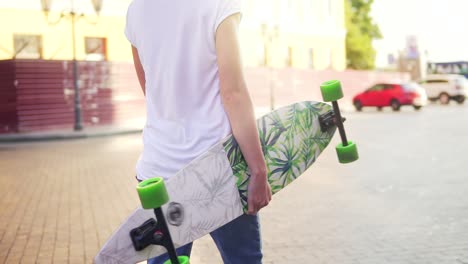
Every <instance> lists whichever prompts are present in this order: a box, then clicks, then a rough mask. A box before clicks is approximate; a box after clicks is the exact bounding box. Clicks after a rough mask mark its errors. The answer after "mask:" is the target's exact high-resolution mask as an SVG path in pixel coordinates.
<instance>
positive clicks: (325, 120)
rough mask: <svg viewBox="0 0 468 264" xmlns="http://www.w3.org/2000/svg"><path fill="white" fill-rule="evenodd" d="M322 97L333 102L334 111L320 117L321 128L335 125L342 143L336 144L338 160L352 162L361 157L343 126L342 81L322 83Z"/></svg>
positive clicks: (323, 129)
mask: <svg viewBox="0 0 468 264" xmlns="http://www.w3.org/2000/svg"><path fill="white" fill-rule="evenodd" d="M320 90H321V92H322V97H323V100H324V101H325V102H331V103H332V106H333V111H332V112H328V113H326V114H324V115H323V116H321V117H320V118H319V120H320V128H321V129H322V132H324V131H326V130H328V128H330V126H333V125H335V126H336V127H337V128H338V131H339V132H340V137H341V144H338V145H337V146H336V153H337V154H338V160H339V162H340V163H350V162H353V161H356V160H357V159H359V154H358V151H357V147H356V144H354V143H353V142H351V141H348V139H347V137H346V132H345V129H344V126H343V122H344V121H345V119H344V118H342V117H341V112H340V107H339V106H338V100H339V99H341V98H343V89H342V88H341V83H340V81H338V80H331V81H328V82H324V83H322V85H320Z"/></svg>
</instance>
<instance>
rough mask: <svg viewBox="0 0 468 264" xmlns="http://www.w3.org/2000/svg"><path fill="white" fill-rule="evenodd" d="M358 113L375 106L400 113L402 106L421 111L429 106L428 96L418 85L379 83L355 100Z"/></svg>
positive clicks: (409, 83)
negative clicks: (409, 106)
mask: <svg viewBox="0 0 468 264" xmlns="http://www.w3.org/2000/svg"><path fill="white" fill-rule="evenodd" d="M353 104H354V107H355V108H356V110H357V111H361V110H362V108H363V107H364V106H373V107H377V108H378V109H379V110H381V109H382V108H383V107H385V106H390V107H392V109H393V111H399V110H400V107H401V106H402V105H412V106H413V107H414V109H416V110H419V109H421V107H423V106H424V105H426V104H427V94H426V91H425V90H424V88H422V87H421V86H419V85H418V84H416V83H412V82H408V83H401V84H397V83H379V84H376V85H374V86H372V87H371V88H369V89H367V90H366V91H364V92H362V93H360V94H357V95H356V96H354V98H353Z"/></svg>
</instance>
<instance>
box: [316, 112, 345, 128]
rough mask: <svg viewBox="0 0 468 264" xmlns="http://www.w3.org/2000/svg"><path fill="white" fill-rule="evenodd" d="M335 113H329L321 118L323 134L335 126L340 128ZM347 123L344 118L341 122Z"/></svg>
mask: <svg viewBox="0 0 468 264" xmlns="http://www.w3.org/2000/svg"><path fill="white" fill-rule="evenodd" d="M335 116H336V115H335V112H334V111H328V112H326V113H325V114H323V115H321V116H319V123H320V130H321V131H322V132H327V131H328V129H330V128H331V127H333V126H338V125H337V123H339V122H336V120H337V119H336V118H335ZM345 121H346V118H344V117H343V118H342V119H341V122H342V123H344V122H345Z"/></svg>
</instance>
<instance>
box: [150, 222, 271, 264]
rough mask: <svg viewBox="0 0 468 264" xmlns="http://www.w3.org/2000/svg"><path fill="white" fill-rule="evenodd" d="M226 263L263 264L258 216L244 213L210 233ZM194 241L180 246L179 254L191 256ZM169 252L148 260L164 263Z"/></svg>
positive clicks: (153, 263)
mask: <svg viewBox="0 0 468 264" xmlns="http://www.w3.org/2000/svg"><path fill="white" fill-rule="evenodd" d="M210 235H211V237H212V238H213V240H214V242H215V244H216V246H217V247H218V250H219V252H220V253H221V257H222V258H223V262H224V263H225V264H261V263H262V257H263V254H262V242H261V237H260V223H259V219H258V216H252V215H245V214H244V215H242V216H240V217H238V218H237V219H235V220H233V221H232V222H230V223H228V224H226V225H224V226H222V227H220V228H218V229H216V230H215V231H213V232H211V233H210ZM192 245H193V243H189V244H187V245H185V246H182V247H180V248H178V249H177V250H176V251H177V255H179V256H190V253H191V251H192ZM168 258H169V257H168V256H167V254H164V255H162V256H159V257H156V258H153V259H150V260H148V264H162V263H164V261H166V260H168Z"/></svg>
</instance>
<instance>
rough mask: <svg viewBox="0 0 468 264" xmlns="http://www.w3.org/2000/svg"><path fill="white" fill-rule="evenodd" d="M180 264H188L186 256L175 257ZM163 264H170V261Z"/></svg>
mask: <svg viewBox="0 0 468 264" xmlns="http://www.w3.org/2000/svg"><path fill="white" fill-rule="evenodd" d="M177 258H178V259H179V263H180V264H190V262H189V258H188V257H186V256H181V257H177ZM164 264H172V262H171V260H168V261H166V262H164Z"/></svg>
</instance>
